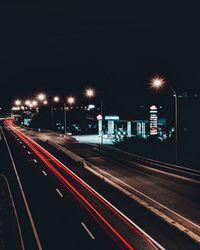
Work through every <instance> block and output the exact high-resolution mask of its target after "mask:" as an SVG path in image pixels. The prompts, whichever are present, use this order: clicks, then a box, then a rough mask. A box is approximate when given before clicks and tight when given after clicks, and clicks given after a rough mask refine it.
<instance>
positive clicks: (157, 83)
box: [150, 76, 178, 163]
mask: <svg viewBox="0 0 200 250" xmlns="http://www.w3.org/2000/svg"><path fill="white" fill-rule="evenodd" d="M165 84H166V82H165V79H164V78H162V77H160V76H156V77H154V78H152V80H151V82H150V86H151V87H152V88H153V89H157V90H158V89H161V88H162V87H164V86H165ZM168 86H169V88H170V89H171V90H172V92H173V96H174V100H175V101H174V106H175V110H174V113H175V158H176V163H177V162H178V97H177V94H176V91H175V89H174V88H173V87H172V86H171V85H168Z"/></svg>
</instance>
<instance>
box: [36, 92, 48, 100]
mask: <svg viewBox="0 0 200 250" xmlns="http://www.w3.org/2000/svg"><path fill="white" fill-rule="evenodd" d="M37 98H38V100H40V101H44V99H45V98H46V95H45V94H43V93H40V94H39V95H38V96H37Z"/></svg>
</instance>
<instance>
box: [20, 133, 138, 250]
mask: <svg viewBox="0 0 200 250" xmlns="http://www.w3.org/2000/svg"><path fill="white" fill-rule="evenodd" d="M15 132H16V131H15ZM16 133H17V132H16ZM17 135H18V136H19V137H20V138H21V139H22V140H23V141H24V142H25V143H26V144H27V145H28V146H29V147H30V148H31V149H32V150H33V152H34V153H35V154H36V155H37V156H38V157H39V158H40V159H41V160H42V161H43V162H44V163H45V165H46V166H47V167H48V168H49V169H50V170H51V171H52V172H53V173H54V174H55V175H56V176H57V177H58V178H59V180H60V181H62V183H63V184H64V185H65V187H67V188H68V189H69V190H70V191H71V192H72V193H73V194H76V197H77V196H78V197H79V198H80V199H81V200H82V201H84V202H85V203H86V204H87V206H88V207H89V208H90V209H91V210H92V211H93V212H94V213H95V214H96V215H97V216H98V217H99V218H100V219H101V220H102V221H103V222H104V223H105V224H106V226H108V228H109V229H110V230H111V231H112V232H113V233H114V234H115V235H116V236H117V237H118V239H120V240H121V241H122V242H123V243H124V245H125V246H126V247H127V248H128V249H131V250H134V248H133V247H132V246H131V245H130V244H129V243H128V242H127V241H126V240H125V239H124V238H123V237H122V236H121V235H120V234H119V233H118V232H117V231H116V230H115V229H114V228H113V227H112V226H111V225H110V224H109V222H108V221H107V220H106V219H105V218H104V217H103V216H102V215H101V214H100V213H99V212H98V211H97V210H96V209H95V208H94V207H93V206H92V205H91V204H90V203H89V202H88V201H87V200H86V199H85V197H83V196H82V195H81V194H80V193H79V192H78V191H77V190H76V188H75V187H73V186H72V185H71V184H70V183H69V182H68V181H67V180H66V179H65V178H64V177H63V176H62V175H61V174H60V173H59V172H58V171H57V170H56V169H55V168H54V167H53V165H52V164H50V163H49V162H48V161H47V160H46V159H45V158H44V157H43V156H42V154H41V153H40V152H39V151H38V150H37V149H35V148H34V146H33V145H31V143H30V142H29V141H28V140H26V139H25V138H24V137H23V136H22V135H20V134H19V133H17ZM80 199H79V201H80ZM81 203H82V202H81ZM82 204H83V203H82Z"/></svg>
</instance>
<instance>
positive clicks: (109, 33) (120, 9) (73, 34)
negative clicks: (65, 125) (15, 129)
mask: <svg viewBox="0 0 200 250" xmlns="http://www.w3.org/2000/svg"><path fill="white" fill-rule="evenodd" d="M81 2H82V3H80V2H78V1H42V0H40V1H18V3H17V1H9V0H7V1H5V2H2V1H1V3H0V85H1V91H0V105H2V104H4V103H6V102H10V100H12V99H13V98H15V97H20V96H27V95H29V96H30V95H33V94H36V93H37V92H38V91H41V90H42V91H45V92H48V93H50V94H51V93H57V94H60V93H62V94H63V95H69V94H70V93H75V94H78V93H81V92H82V90H83V88H84V87H85V86H88V85H91V86H94V87H97V88H98V90H99V92H100V93H102V96H107V98H114V96H115V99H116V100H117V99H118V100H120V99H119V97H120V98H121V97H122V99H121V100H122V102H123V100H124V101H127V100H131V101H132V102H133V105H134V100H136V101H135V102H136V103H137V102H140V101H141V102H143V101H144V99H145V98H148V97H147V96H150V95H152V93H151V91H149V89H148V87H147V82H148V80H149V78H150V76H151V75H152V74H155V73H160V74H162V75H164V76H166V78H167V80H168V82H169V83H170V84H172V85H173V86H174V88H175V89H176V90H177V91H178V93H182V92H184V91H189V92H191V93H194V92H198V93H200V87H199V83H200V71H199V61H200V54H199V45H200V38H199V32H200V29H199V23H200V20H199V17H198V10H199V8H198V6H194V5H192V3H190V2H189V1H187V2H188V4H187V5H186V4H184V3H183V2H182V1H178V2H180V3H171V4H170V3H169V1H134V0H133V1H130V2H126V1H120V2H119V1H107V2H106V3H105V4H103V2H102V1H91V2H87V1H81ZM173 2H175V1H173ZM176 2H177V1H176ZM142 98H143V99H142ZM1 103H2V104H1Z"/></svg>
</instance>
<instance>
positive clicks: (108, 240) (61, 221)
mask: <svg viewBox="0 0 200 250" xmlns="http://www.w3.org/2000/svg"><path fill="white" fill-rule="evenodd" d="M6 135H7V139H8V142H9V145H10V147H11V150H12V154H13V156H14V159H15V162H16V166H17V169H18V172H19V176H20V179H21V181H22V183H23V187H24V190H25V193H26V197H27V200H28V203H29V206H30V209H31V212H32V215H33V218H34V221H35V224H36V228H37V231H38V234H39V236H40V239H41V243H42V246H43V249H118V248H119V245H120V244H121V243H120V242H119V241H118V240H116V239H115V240H113V239H112V237H111V236H110V234H108V233H107V232H106V231H105V230H104V229H103V228H102V225H100V224H99V222H98V223H97V221H96V219H94V217H93V216H91V214H90V213H88V210H87V209H85V208H84V207H83V206H82V205H81V204H80V202H79V201H77V200H76V199H74V196H73V195H72V194H71V193H70V192H69V191H68V190H67V189H66V187H65V186H64V185H63V183H61V182H60V181H59V180H58V179H57V178H55V176H54V175H53V174H52V172H51V171H50V170H49V169H48V168H47V167H46V166H45V165H44V164H43V163H42V162H41V161H39V160H38V159H37V157H36V155H35V153H33V152H32V151H31V150H30V149H28V147H27V146H26V145H24V143H23V142H22V141H21V140H17V138H15V137H13V136H10V135H9V134H8V133H6ZM35 139H36V138H35ZM36 140H38V139H36ZM40 144H41V145H42V146H43V147H45V148H46V149H48V150H49V151H50V152H51V153H53V155H54V156H56V157H57V158H58V159H60V160H61V161H62V162H63V163H64V164H67V166H68V167H70V169H72V170H73V171H74V172H76V174H78V175H79V176H80V177H81V178H82V179H84V180H85V181H86V182H87V183H89V184H90V185H91V186H92V187H93V188H94V189H95V190H97V191H98V192H99V193H101V194H102V195H103V196H104V197H106V198H107V199H108V200H109V201H110V202H111V203H113V204H114V205H115V206H117V207H118V208H120V210H122V211H123V212H125V213H126V214H127V215H128V216H129V217H130V218H131V219H132V220H134V221H135V222H136V223H137V224H138V225H139V226H140V227H142V228H143V229H145V231H146V232H147V233H148V234H150V235H151V236H152V237H153V238H154V239H155V240H156V241H157V242H159V243H160V244H161V245H163V246H164V247H165V248H166V249H199V245H197V244H196V243H195V242H193V241H192V240H190V239H189V238H188V237H187V236H186V235H185V234H182V233H180V232H179V231H177V230H176V229H175V228H173V227H171V226H169V225H168V224H166V223H165V222H164V221H162V220H161V219H159V218H158V217H156V216H154V215H153V214H151V213H150V212H149V211H147V210H146V209H144V208H143V207H141V206H140V205H138V204H137V203H134V202H133V200H131V199H130V198H128V197H126V196H125V195H123V194H122V193H121V192H119V191H117V190H116V189H114V188H112V187H111V186H109V185H108V184H106V183H104V182H102V181H101V180H100V179H98V178H97V177H95V176H94V175H92V174H91V173H89V172H88V171H86V170H84V169H83V168H80V167H78V166H77V165H76V164H74V163H73V162H72V161H71V160H69V159H67V157H66V156H64V155H63V154H62V153H60V152H58V151H57V150H55V149H53V148H51V147H49V146H48V145H46V144H45V143H42V142H41V141H40ZM5 154H6V153H5ZM35 160H36V161H37V162H36V161H35ZM5 162H8V159H5ZM5 172H6V170H5ZM71 181H72V183H73V185H75V186H76V188H80V187H78V186H77V184H76V183H75V182H74V180H71ZM84 192H86V191H85V190H84ZM84 195H86V196H88V195H89V194H88V192H86V193H84ZM91 199H93V198H91ZM90 202H92V201H91V200H90ZM93 202H94V203H96V202H97V200H93ZM98 206H99V204H98ZM104 212H105V214H108V213H109V212H108V211H104ZM111 221H112V219H111ZM116 221H117V218H114V222H113V223H114V224H115V225H116ZM118 226H119V227H120V225H118ZM86 228H88V229H89V230H90V232H91V233H92V235H93V236H94V237H95V239H92V237H91V235H90V234H89V233H88V231H87V229H86ZM129 237H133V235H132V234H131V233H130V236H129ZM129 237H128V238H129ZM116 243H117V244H116ZM140 244H141V242H140V243H139V242H138V245H137V246H136V249H145V248H143V247H141V245H140ZM121 246H122V245H121ZM28 249H35V248H30V247H29V248H28ZM147 249H150V248H148V247H147Z"/></svg>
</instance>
